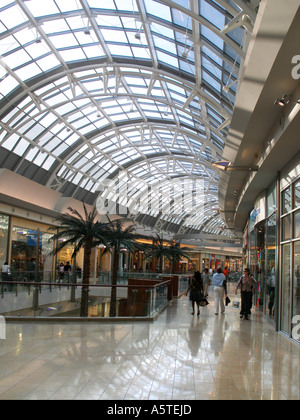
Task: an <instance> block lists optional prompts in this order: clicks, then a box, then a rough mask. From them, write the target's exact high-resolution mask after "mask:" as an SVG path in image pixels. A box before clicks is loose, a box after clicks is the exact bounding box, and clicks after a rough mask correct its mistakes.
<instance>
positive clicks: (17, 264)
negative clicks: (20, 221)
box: [11, 226, 53, 281]
mask: <svg viewBox="0 0 300 420" xmlns="http://www.w3.org/2000/svg"><path fill="white" fill-rule="evenodd" d="M38 236H39V239H38V243H37V237H38ZM51 236H52V234H50V233H45V232H39V233H38V230H33V229H27V228H24V227H19V226H13V229H12V243H11V269H12V270H13V271H22V272H26V271H28V269H29V265H30V261H31V260H32V259H35V262H36V263H38V267H39V271H40V272H43V280H44V281H50V273H51V271H52V261H53V257H52V256H51V255H50V252H51V251H52V248H53V244H52V243H51V242H49V239H50V238H51ZM46 273H48V275H46Z"/></svg>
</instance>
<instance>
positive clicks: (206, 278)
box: [202, 268, 210, 298]
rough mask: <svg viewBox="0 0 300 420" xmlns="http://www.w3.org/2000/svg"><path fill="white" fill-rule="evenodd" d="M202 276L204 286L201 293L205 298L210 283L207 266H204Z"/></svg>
mask: <svg viewBox="0 0 300 420" xmlns="http://www.w3.org/2000/svg"><path fill="white" fill-rule="evenodd" d="M202 278H203V288H204V292H203V294H204V297H205V298H206V297H207V296H208V286H209V283H210V277H209V273H208V268H204V270H203V274H202Z"/></svg>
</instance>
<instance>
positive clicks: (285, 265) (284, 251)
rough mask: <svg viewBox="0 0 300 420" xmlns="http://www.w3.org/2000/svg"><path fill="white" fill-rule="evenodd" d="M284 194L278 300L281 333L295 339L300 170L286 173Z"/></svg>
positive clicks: (299, 294)
mask: <svg viewBox="0 0 300 420" xmlns="http://www.w3.org/2000/svg"><path fill="white" fill-rule="evenodd" d="M280 194H281V209H280V210H281V212H280V222H281V237H280V247H281V248H280V252H281V267H280V274H281V285H280V287H281V289H280V291H281V293H280V300H279V311H280V322H279V327H280V330H281V331H283V332H284V333H285V334H287V335H289V336H291V337H292V338H294V339H296V340H298V341H299V342H300V337H299V335H298V336H297V337H295V336H293V331H294V326H295V323H296V321H297V317H299V315H300V168H299V165H298V168H294V169H291V170H289V171H288V172H286V173H285V174H284V176H283V177H282V179H281V182H280Z"/></svg>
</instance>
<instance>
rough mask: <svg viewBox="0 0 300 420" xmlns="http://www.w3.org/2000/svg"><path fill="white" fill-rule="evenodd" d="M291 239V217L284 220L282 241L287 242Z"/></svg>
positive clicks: (288, 216)
mask: <svg viewBox="0 0 300 420" xmlns="http://www.w3.org/2000/svg"><path fill="white" fill-rule="evenodd" d="M288 239H291V215H290V214H288V215H287V216H285V217H283V218H282V240H283V241H287V240H288Z"/></svg>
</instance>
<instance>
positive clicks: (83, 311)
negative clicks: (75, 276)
mask: <svg viewBox="0 0 300 420" xmlns="http://www.w3.org/2000/svg"><path fill="white" fill-rule="evenodd" d="M91 252H92V240H87V241H86V244H85V248H84V258H83V271H82V289H81V306H80V316H81V317H85V316H88V299H89V283H90V263H91Z"/></svg>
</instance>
